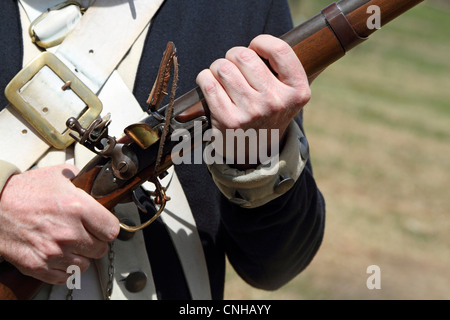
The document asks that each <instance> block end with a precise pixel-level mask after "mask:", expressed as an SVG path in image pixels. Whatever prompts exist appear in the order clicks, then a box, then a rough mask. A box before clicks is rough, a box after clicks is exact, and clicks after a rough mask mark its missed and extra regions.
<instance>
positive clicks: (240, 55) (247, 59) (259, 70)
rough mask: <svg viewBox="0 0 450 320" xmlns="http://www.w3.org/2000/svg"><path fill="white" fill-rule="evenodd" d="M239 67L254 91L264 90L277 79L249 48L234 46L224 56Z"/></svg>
mask: <svg viewBox="0 0 450 320" xmlns="http://www.w3.org/2000/svg"><path fill="white" fill-rule="evenodd" d="M225 57H226V58H227V59H228V60H229V61H231V62H233V63H234V65H236V67H237V68H238V69H239V71H240V72H241V73H242V75H243V76H244V77H245V79H246V81H247V82H248V84H249V85H250V86H251V87H252V88H253V89H255V90H256V91H259V92H262V91H266V90H267V88H268V87H271V86H273V85H274V83H275V81H278V80H277V79H276V77H275V75H274V74H273V72H272V71H271V70H270V69H269V67H268V66H267V65H266V63H265V62H264V61H263V60H262V59H261V57H260V56H258V55H257V54H256V52H255V51H254V50H252V49H249V48H244V47H234V48H232V49H230V50H228V52H227V54H226V56H225Z"/></svg>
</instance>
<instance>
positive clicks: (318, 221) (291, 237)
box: [0, 0, 325, 299]
mask: <svg viewBox="0 0 450 320" xmlns="http://www.w3.org/2000/svg"><path fill="white" fill-rule="evenodd" d="M0 9H1V11H0V16H1V18H0V30H1V32H0V88H1V89H2V90H3V89H4V87H5V86H6V84H7V83H8V82H9V80H10V79H11V78H12V77H13V76H14V75H15V74H16V73H17V71H19V70H20V68H21V62H22V45H21V43H22V39H21V32H20V23H19V20H18V11H17V1H14V0H4V1H1V4H0ZM291 27H292V22H291V17H290V13H289V8H288V5H287V2H286V1H285V0H246V1H243V0H196V1H176V0H167V1H166V2H165V3H164V4H163V6H162V7H161V9H160V10H159V12H158V13H157V15H156V16H155V18H154V21H153V24H152V26H151V30H150V32H149V35H148V38H147V40H146V43H145V48H144V54H143V56H142V59H141V61H140V67H139V71H138V74H137V77H136V85H135V88H134V94H135V96H136V98H137V99H138V101H140V102H141V104H142V106H143V108H145V107H146V103H145V101H146V99H147V97H148V94H149V91H150V89H151V86H152V85H153V81H154V79H155V76H156V72H157V69H158V66H159V62H160V59H161V56H162V52H163V51H164V49H165V46H166V43H167V42H168V41H173V42H174V43H175V45H176V47H177V52H178V61H179V64H180V80H179V87H178V89H177V95H180V94H183V93H185V92H187V91H189V90H190V89H192V88H193V87H194V86H195V78H196V76H197V74H198V73H199V72H200V71H201V70H202V69H204V68H208V67H209V65H210V64H211V62H213V61H214V60H215V59H217V58H220V57H223V56H224V55H225V53H226V51H227V50H228V49H229V48H231V47H233V46H236V45H241V46H247V45H248V44H249V42H250V40H251V39H253V38H254V37H255V36H257V35H258V34H262V33H269V34H273V35H276V36H280V35H282V34H283V33H285V32H287V31H288V30H289V29H290V28H291ZM6 104H7V103H6V100H5V99H4V97H3V96H2V97H0V108H2V107H3V106H5V105H6ZM124 109H126V106H124ZM297 121H298V122H299V123H300V122H301V119H297ZM0 152H1V150H0ZM176 171H177V174H178V176H179V178H180V181H181V183H182V185H183V186H184V189H185V193H186V196H187V199H188V201H189V204H190V206H191V210H192V212H193V214H194V217H195V220H196V223H197V226H198V229H199V233H200V237H201V240H202V243H203V246H204V249H205V254H206V258H207V263H208V270H209V276H210V280H211V288H212V294H213V298H214V299H221V298H223V289H224V277H225V255H227V256H228V257H229V259H230V261H231V263H232V264H233V266H234V268H235V269H236V271H237V272H238V273H239V274H240V275H241V276H242V277H243V279H244V280H246V281H247V282H248V283H250V284H251V285H253V286H255V287H258V288H264V289H276V288H279V287H280V286H281V285H283V284H285V283H286V282H287V281H289V280H291V279H292V278H293V277H294V276H296V275H297V274H298V273H299V272H300V271H302V270H303V269H304V268H305V267H306V266H307V265H308V264H309V262H310V261H311V259H312V258H313V257H314V255H315V254H316V252H317V250H318V248H319V246H320V243H321V241H322V237H323V230H324V219H325V218H324V217H325V206H324V201H323V198H322V196H321V194H320V192H319V190H318V189H317V187H316V184H315V181H314V178H313V175H312V170H311V166H310V163H308V164H307V167H306V168H305V169H304V171H303V173H302V174H301V176H300V178H299V179H298V181H297V183H296V184H295V186H294V187H293V188H292V189H290V190H289V191H288V192H287V193H286V194H284V195H283V196H281V197H279V198H277V199H275V200H273V201H272V202H270V203H268V204H266V205H264V206H262V207H259V208H256V209H243V208H241V207H239V206H236V205H234V204H232V203H230V202H229V201H227V200H226V199H225V198H224V197H223V196H222V195H221V193H220V192H219V190H218V189H217V188H216V187H215V184H214V182H213V181H212V179H211V177H210V175H209V172H208V170H207V168H206V166H205V165H194V164H190V165H179V166H177V167H176ZM145 237H146V240H147V243H148V252H149V257H150V260H151V265H152V270H153V272H154V280H155V285H156V288H157V291H158V295H159V298H161V299H188V298H190V296H189V292H188V289H187V287H186V282H185V280H184V276H183V273H182V270H181V267H180V265H179V263H178V261H177V260H178V258H177V255H176V253H175V251H174V249H173V247H172V246H171V244H170V239H169V236H168V235H167V233H166V232H165V228H164V227H163V226H162V224H161V223H160V222H159V221H158V222H156V223H154V224H152V225H151V226H150V227H149V228H147V229H146V230H145Z"/></svg>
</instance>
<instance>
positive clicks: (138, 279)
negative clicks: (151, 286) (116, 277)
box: [123, 271, 147, 292]
mask: <svg viewBox="0 0 450 320" xmlns="http://www.w3.org/2000/svg"><path fill="white" fill-rule="evenodd" d="M123 281H125V288H126V289H127V290H128V291H129V292H139V291H142V290H143V289H144V288H145V285H146V284H147V276H146V274H145V273H144V272H142V271H134V272H131V273H130V274H129V275H128V277H126V278H125V279H124V280H123Z"/></svg>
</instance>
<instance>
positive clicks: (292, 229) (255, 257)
mask: <svg viewBox="0 0 450 320" xmlns="http://www.w3.org/2000/svg"><path fill="white" fill-rule="evenodd" d="M266 21H267V24H266V27H265V31H266V33H269V34H273V35H277V36H279V35H281V34H283V33H285V32H287V31H288V30H289V29H290V28H291V27H292V22H291V18H290V13H289V9H288V6H287V3H286V1H273V3H272V7H271V10H270V12H269V13H268V16H267V20H266ZM295 120H296V123H297V125H298V127H299V128H300V130H301V131H302V133H304V129H303V123H302V116H301V114H300V115H299V117H297V118H296V119H295ZM299 151H300V150H299ZM283 152H284V151H282V152H281V153H283ZM291 158H292V157H291ZM297 159H300V160H299V161H301V156H299V157H297ZM288 165H289V166H291V167H292V166H294V167H295V166H297V167H298V165H297V164H296V163H290V164H288ZM213 176H214V175H213ZM229 198H230V197H227V196H225V195H223V197H222V201H221V209H222V210H221V211H222V216H221V219H222V232H223V241H224V245H225V250H226V252H227V255H228V258H229V260H230V262H231V264H232V265H233V267H234V268H235V270H236V272H237V273H238V274H239V275H240V276H241V277H242V278H243V279H244V280H245V281H246V282H248V283H249V284H250V285H252V286H254V287H257V288H261V289H266V290H275V289H278V288H280V287H281V286H283V285H284V284H286V283H287V282H288V281H290V280H291V279H293V278H294V277H295V276H296V275H298V274H299V273H300V272H301V271H302V270H304V269H305V268H306V267H307V266H308V264H309V263H310V262H311V261H312V259H313V258H314V256H315V255H316V253H317V251H318V249H319V247H320V245H321V242H322V238H323V233H324V227H325V201H324V198H323V196H322V194H321V192H320V190H319V189H318V187H317V185H316V182H315V179H314V176H313V171H312V165H311V161H310V160H309V159H308V160H307V161H306V164H305V165H304V166H303V167H302V170H301V172H299V175H298V177H296V178H295V183H294V185H293V186H292V187H291V188H290V189H288V190H287V191H285V192H284V193H282V194H281V195H277V196H276V197H273V199H271V200H270V201H268V202H264V204H262V205H259V206H256V207H255V206H251V207H248V206H247V207H246V206H245V204H244V205H242V203H241V204H239V203H238V202H236V201H230V199H229Z"/></svg>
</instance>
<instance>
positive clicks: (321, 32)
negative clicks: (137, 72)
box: [0, 0, 423, 300]
mask: <svg viewBox="0 0 450 320" xmlns="http://www.w3.org/2000/svg"><path fill="white" fill-rule="evenodd" d="M422 1H423V0H341V1H339V2H338V3H333V4H331V5H329V6H328V7H327V8H325V9H323V10H322V11H321V12H320V13H319V14H317V15H316V16H314V17H312V18H311V19H309V20H308V21H306V22H304V23H302V24H301V25H299V26H298V27H296V28H294V29H292V30H291V31H289V32H288V33H286V34H285V35H284V36H282V37H281V38H282V39H283V40H285V41H286V42H287V43H289V45H290V46H291V47H292V48H293V50H294V51H295V53H296V55H297V56H298V58H299V60H300V61H301V62H302V64H303V67H304V68H305V71H306V74H307V75H308V77H310V78H312V77H314V76H315V75H317V74H319V73H320V72H321V71H323V70H324V69H325V68H326V67H327V66H329V65H330V64H332V63H333V62H335V61H337V60H339V59H340V58H341V57H343V56H344V55H345V53H346V52H347V51H349V50H350V49H352V48H353V47H355V46H357V45H358V44H360V43H362V42H363V41H365V40H366V39H367V38H368V37H369V35H370V34H372V33H373V32H374V31H376V30H377V29H376V28H371V27H370V24H368V19H369V18H370V17H371V16H372V14H374V12H376V11H373V10H372V9H373V8H375V9H379V13H380V18H381V26H383V25H385V24H386V23H388V22H389V21H391V20H393V19H395V18H396V17H398V16H400V15H401V14H403V13H404V12H406V11H408V10H409V9H411V8H412V7H414V6H415V5H417V4H419V3H420V2H422ZM370 6H376V7H371V8H369V7H370ZM368 9H370V10H368ZM175 110H182V112H178V113H177V112H175V113H174V117H175V118H176V120H177V121H179V122H187V121H190V120H193V119H196V118H197V117H199V116H201V115H205V114H207V112H206V111H207V106H206V102H205V100H204V98H203V97H202V94H201V91H200V90H199V89H198V88H195V89H193V90H191V91H189V92H188V93H186V94H184V95H183V96H181V97H180V98H178V99H177V100H176V101H175ZM164 160H165V161H164V164H165V165H163V166H162V167H163V169H165V167H168V166H170V165H171V161H170V156H167V157H166V158H165V159H164ZM88 166H89V165H88ZM98 170H99V167H98V166H92V165H91V166H90V167H89V168H84V169H83V170H82V171H81V173H80V174H79V176H77V177H76V178H75V180H74V181H73V182H74V184H75V185H76V186H77V187H80V188H82V189H84V190H85V191H87V192H88V193H90V188H91V187H92V181H93V179H95V175H96V172H98ZM151 174H153V170H152V168H146V169H145V170H142V171H141V172H140V173H139V174H138V175H137V176H136V177H135V178H133V179H131V180H130V181H129V182H130V183H129V184H127V186H125V187H124V188H122V189H121V190H120V191H117V192H114V193H113V195H110V196H108V197H105V198H100V199H97V200H98V201H99V202H100V203H102V204H103V205H104V206H105V207H107V208H108V209H112V208H113V207H114V205H115V204H117V203H118V202H119V201H120V200H121V199H122V198H123V197H125V196H127V194H128V193H129V192H130V190H132V189H133V188H135V186H138V185H140V183H143V182H145V181H146V180H147V179H148V177H149V176H151ZM41 285H42V282H40V281H38V280H36V279H33V278H31V277H28V276H24V275H23V274H21V273H20V272H19V271H18V270H17V269H15V268H14V267H12V266H11V265H9V264H8V263H5V262H4V263H1V264H0V299H1V300H13V299H31V298H32V297H33V296H34V295H35V294H36V292H37V290H38V289H39V288H40V286H41Z"/></svg>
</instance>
